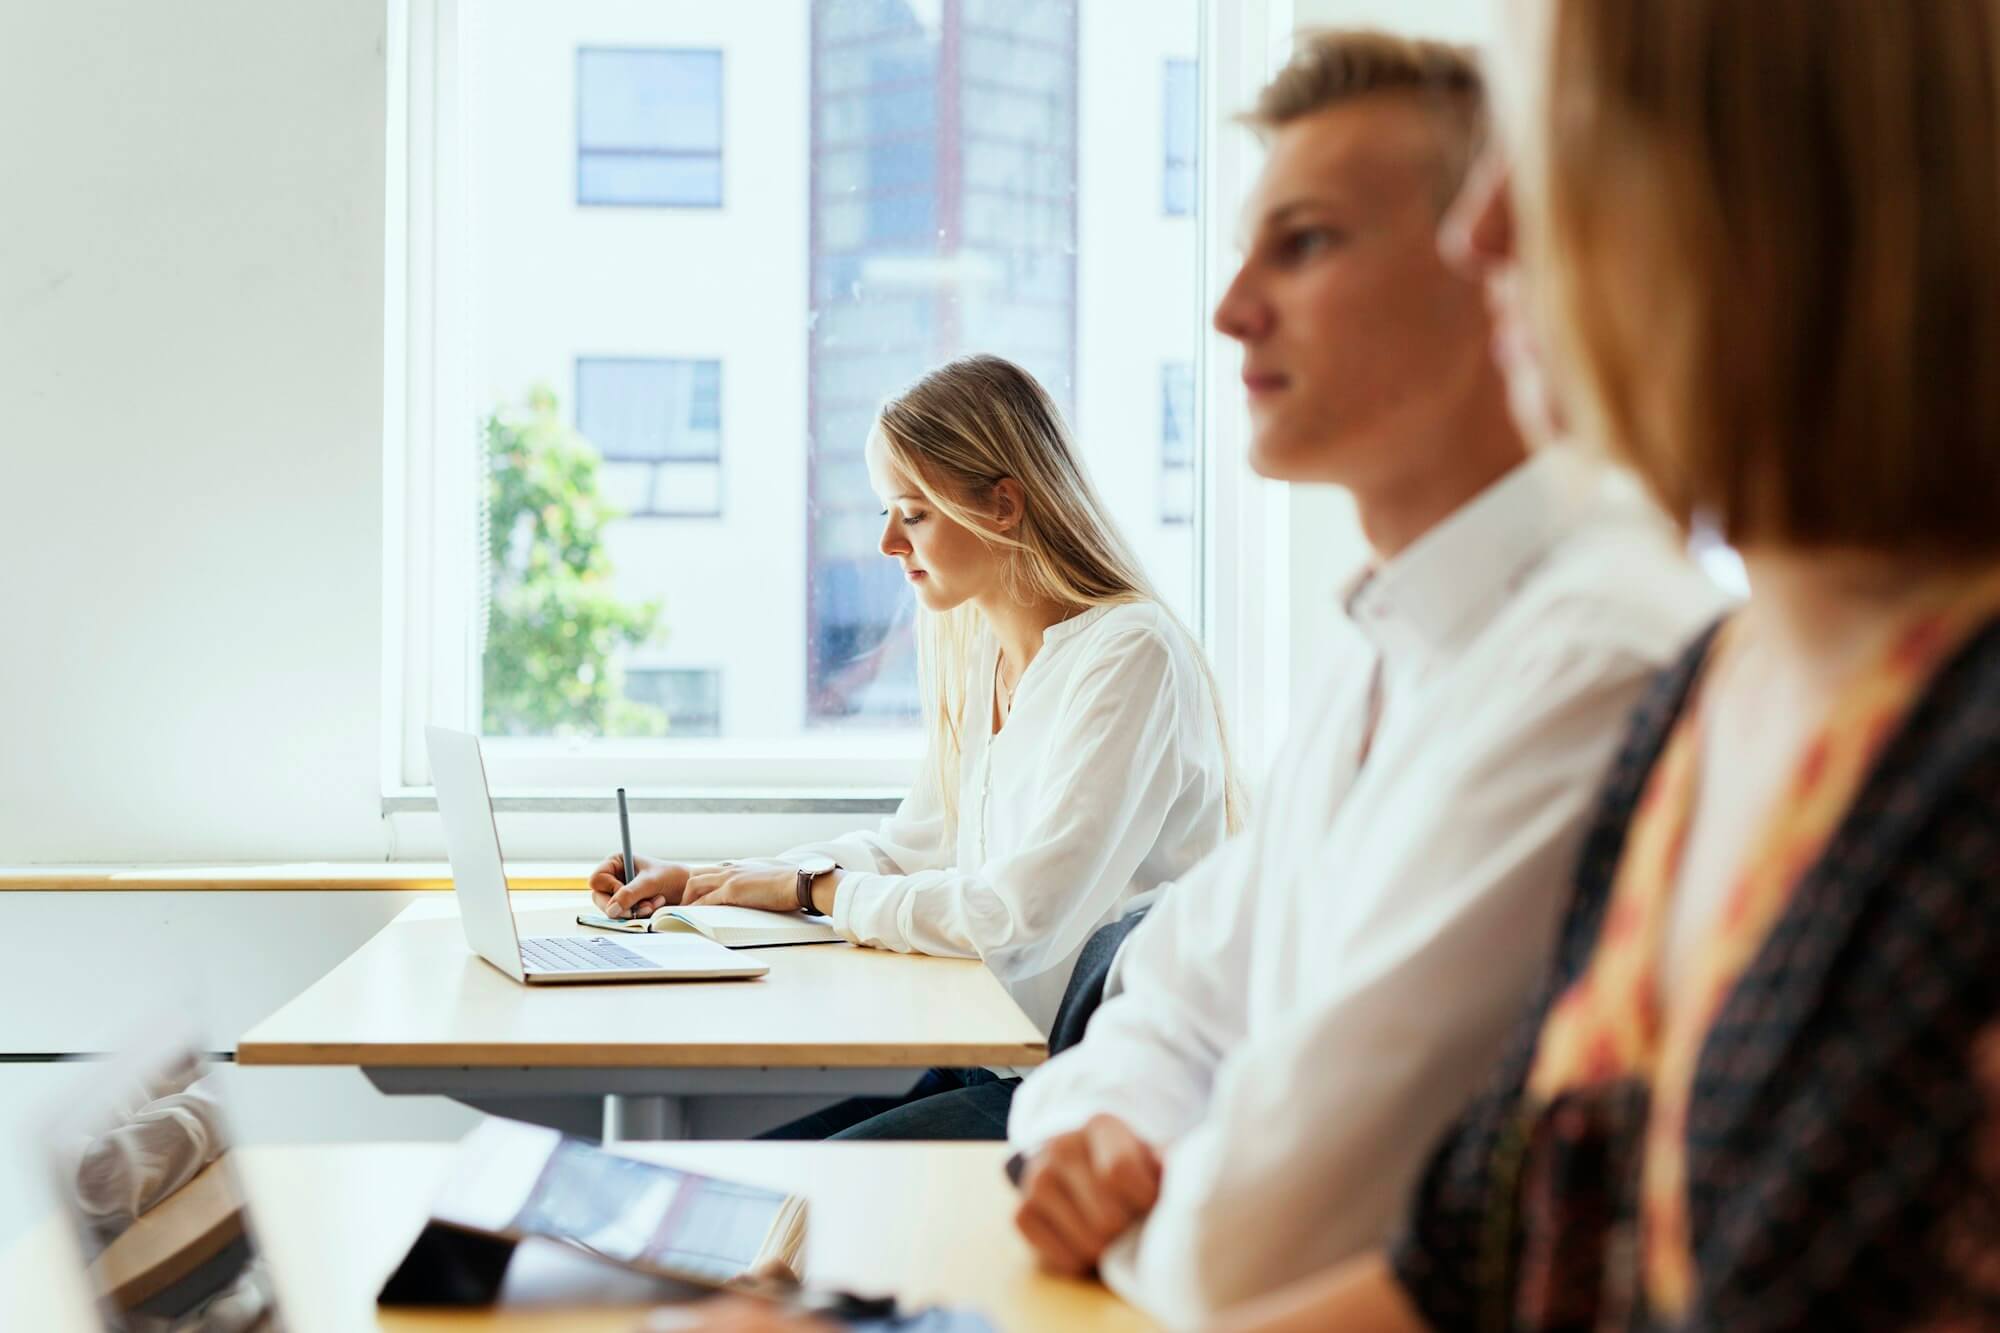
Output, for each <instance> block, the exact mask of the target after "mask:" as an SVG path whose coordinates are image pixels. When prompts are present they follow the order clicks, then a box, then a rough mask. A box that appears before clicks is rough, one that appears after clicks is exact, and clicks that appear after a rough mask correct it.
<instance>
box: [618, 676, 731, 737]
mask: <svg viewBox="0 0 2000 1333" xmlns="http://www.w3.org/2000/svg"><path fill="white" fill-rule="evenodd" d="M625 697H626V698H627V699H630V700H631V701H632V702H633V703H636V704H645V705H648V706H649V707H653V708H657V709H659V710H660V711H661V712H663V713H665V714H666V715H667V735H669V736H672V737H676V738H680V739H687V738H690V737H700V736H720V735H721V734H722V672H721V671H719V670H717V669H716V668H714V667H627V668H626V669H625Z"/></svg>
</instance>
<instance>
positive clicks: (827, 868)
mask: <svg viewBox="0 0 2000 1333" xmlns="http://www.w3.org/2000/svg"><path fill="white" fill-rule="evenodd" d="M838 869H840V867H839V866H837V865H835V864H834V863H833V858H832V857H830V856H808V857H807V858H806V859H805V860H803V861H801V862H799V910H800V911H801V912H804V913H805V914H806V915H807V916H825V915H826V913H824V912H822V911H820V910H819V909H818V908H817V907H814V906H813V881H814V880H816V879H818V878H819V877H820V876H821V875H827V874H831V873H832V872H834V871H836V870H838Z"/></svg>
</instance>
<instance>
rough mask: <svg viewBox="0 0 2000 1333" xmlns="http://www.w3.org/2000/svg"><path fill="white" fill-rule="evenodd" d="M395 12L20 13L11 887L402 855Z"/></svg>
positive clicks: (1, 111) (9, 704) (207, 2)
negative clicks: (203, 865)
mask: <svg viewBox="0 0 2000 1333" xmlns="http://www.w3.org/2000/svg"><path fill="white" fill-rule="evenodd" d="M384 10H385V6H384V4H383V0H319V2H318V3H313V4H270V3H268V2H267V0H201V3H192V2H190V3H181V4H170V5H155V4H137V3H132V2H131V0H64V3H61V4H8V5H4V6H0V127H4V128H0V178H4V179H5V180H6V181H7V183H8V187H9V190H10V195H11V197H12V200H13V202H12V204H11V206H10V207H8V208H7V209H6V212H5V222H4V224H0V226H4V234H0V383H4V384H5V385H6V386H7V393H6V414H5V418H4V421H5V428H4V429H5V435H4V443H0V458H4V477H5V480H4V483H0V490H4V493H5V494H6V495H7V497H8V498H9V501H10V503H9V504H8V506H7V509H8V516H7V519H6V521H5V523H4V524H0V571H4V573H3V574H0V578H4V584H0V586H4V589H5V591H4V592H0V626H4V630H0V633H4V643H5V649H4V651H0V699H4V700H5V705H4V707H5V713H4V717H0V862H22V861H62V860H72V861H84V860H101V859H107V858H126V857H130V858H146V859H153V860H172V859H200V858H203V857H212V856H215V855H217V854H218V852H219V850H220V849H224V848H227V849H228V850H229V853H230V854H232V855H237V856H244V857H264V856H298V857H314V858H317V857H326V856H334V857H338V856H347V857H357V856H359V857H367V856H379V855H380V854H381V850H382V835H381V831H380V813H379V800H380V794H381V792H380V779H379V773H378V755H379V752H380V744H381V736H380V726H381V723H380V708H381V704H380V695H381V665H380V663H381V585H382V573H381V566H382V532H381V519H380V514H381V507H382V506H381V494H382V461H381V460H382V431H381V423H382V401H381V394H382V373H381V368H382V232H383V228H382V207H383V140H384V132H383V121H384V84H383V67H384V61H383V36H384V23H385V13H384Z"/></svg>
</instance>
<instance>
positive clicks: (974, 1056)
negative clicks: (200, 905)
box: [236, 893, 1048, 1139]
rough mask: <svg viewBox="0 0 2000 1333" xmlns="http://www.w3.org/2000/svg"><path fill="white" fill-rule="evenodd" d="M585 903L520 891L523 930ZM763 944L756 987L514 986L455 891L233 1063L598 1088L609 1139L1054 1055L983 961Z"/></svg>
mask: <svg viewBox="0 0 2000 1333" xmlns="http://www.w3.org/2000/svg"><path fill="white" fill-rule="evenodd" d="M581 902H582V898H581V895H578V896H577V897H576V898H573V899H572V898H567V897H565V898H564V899H563V900H562V902H561V904H560V905H559V906H551V905H550V904H549V895H547V894H536V893H525V894H524V893H517V894H515V895H514V905H515V912H516V916H517V918H518V920H519V923H520V931H521V933H522V934H523V935H556V934H571V935H574V934H582V933H585V931H586V929H587V928H586V927H582V926H579V925H577V924H576V912H577V909H578V907H579V906H580V905H581ZM756 953H757V957H758V960H759V961H760V962H764V963H767V964H769V966H770V969H771V970H770V972H769V973H768V974H767V975H766V976H764V977H761V978H759V979H757V980H754V981H694V982H685V981H684V982H648V983H644V984H637V985H634V984H625V985H590V986H521V985H517V984H515V983H514V982H513V981H512V980H510V979H509V978H507V977H505V976H503V975H502V974H501V973H500V972H498V971H497V970H495V969H494V968H492V967H490V966H488V965H487V964H486V963H485V962H484V961H483V960H481V959H480V958H479V957H478V956H477V955H475V954H473V952H472V951H471V950H470V949H468V948H467V947H466V944H465V937H464V935H463V933H462V932H461V930H460V928H459V922H458V904H457V901H456V900H455V899H450V898H439V899H437V900H434V901H429V900H427V901H423V902H418V903H414V904H412V905H411V906H410V907H408V908H407V909H405V910H404V911H403V913H402V914H401V915H400V916H398V917H397V918H396V919H395V920H394V921H393V922H391V923H390V924H389V925H388V926H387V927H386V928H384V929H383V930H382V931H381V932H380V933H379V934H377V935H376V936H375V937H374V938H373V939H371V940H369V941H368V943H366V944H364V945H363V946H362V947H361V948H360V949H359V950H357V951H356V952H355V953H354V954H353V955H351V956H350V957H349V958H348V959H347V960H346V961H345V962H343V963H341V964H340V965H339V966H338V967H336V968H334V970H333V971H331V972H329V973H328V974H327V975H326V976H324V977H322V978H321V979H320V980H319V981H317V982H315V983H313V985H312V986H311V987H310V988H308V989H307V990H306V991H305V993H304V994H302V995H300V996H299V997H298V998H296V999H294V1000H293V1001H291V1002H290V1003H289V1004H286V1005H285V1006H284V1007H283V1008H281V1009H279V1010H278V1012H277V1013H275V1014H273V1015H272V1016H271V1017H269V1018H267V1019H265V1020H264V1021H263V1022H261V1023H259V1024H257V1025H256V1026H255V1027H253V1028H252V1029H251V1030H250V1031H248V1032H246V1033H244V1034H243V1036H242V1038H241V1039H240V1040H239V1041H238V1042H237V1046H236V1059H237V1062H238V1063H239V1064H242V1065H351V1066H356V1067H358V1068H360V1069H361V1070H362V1071H363V1072H364V1073H366V1074H367V1076H368V1078H369V1080H370V1081H371V1082H373V1083H374V1084H375V1086H376V1087H378V1088H380V1089H381V1090H382V1091H384V1092H388V1093H432V1094H440V1093H441V1094H443V1095H446V1096H450V1097H455V1098H457V1099H459V1100H460V1101H464V1102H468V1103H470V1104H472V1105H474V1106H484V1107H487V1108H488V1109H498V1110H503V1111H505V1112H506V1113H507V1114H512V1115H521V1116H524V1117H526V1115H527V1113H526V1112H524V1111H523V1110H522V1107H521V1103H522V1101H523V1100H524V1099H544V1098H569V1099H575V1098H581V1097H592V1098H604V1099H605V1108H604V1132H605V1137H606V1138H608V1139H658V1138H679V1137H683V1136H684V1134H685V1133H686V1131H687V1129H688V1128H689V1118H688V1115H687V1111H688V1107H687V1101H688V1099H690V1098H700V1097H740V1096H746V1095H757V1094H810V1095H814V1096H817V1097H819V1098H821V1099H822V1100H832V1099H834V1098H837V1097H842V1096H850V1095H855V1094H881V1093H892V1092H901V1091H903V1090H905V1089H907V1088H908V1087H909V1086H910V1084H912V1083H913V1082H915V1081H916V1078H917V1074H918V1073H919V1072H920V1071H921V1070H923V1069H926V1068H929V1067H930V1066H932V1065H947V1066H957V1067H965V1066H975V1065H1007V1066H1025V1065H1035V1064H1040V1063H1041V1062H1042V1061H1043V1060H1044V1059H1046V1058H1047V1056H1048V1048H1047V1045H1046V1043H1045V1042H1044V1040H1043V1038H1042V1034H1041V1032H1040V1031H1039V1030H1037V1029H1036V1027H1035V1025H1034V1024H1033V1023H1032V1022H1030V1021H1029V1019H1028V1017H1027V1015H1026V1014H1024V1013H1022V1012H1021V1010H1020V1007H1019V1006H1018V1005H1016V1004H1015V1003H1014V1001H1013V998H1012V997H1011V996H1009V995H1008V994H1007V992H1006V990H1005V988H1003V987H1002V986H1001V985H1000V983H999V982H998V981H997V980H995V979H994V976H993V974H992V973H991V972H989V971H987V970H986V967H985V965H984V964H982V963H980V962H978V961H977V960H973V959H959V958H925V957H918V956H913V955H907V954H894V953H888V952H884V951H881V950H876V949H857V948H854V947H853V946H851V945H846V944H813V945H801V946H796V947H792V948H780V949H760V950H757V951H756ZM729 1137H734V1135H731V1136H729Z"/></svg>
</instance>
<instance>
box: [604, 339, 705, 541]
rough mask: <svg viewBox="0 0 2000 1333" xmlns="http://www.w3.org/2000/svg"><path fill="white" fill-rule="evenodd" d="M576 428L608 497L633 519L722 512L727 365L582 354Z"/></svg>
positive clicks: (698, 515)
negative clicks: (598, 460) (595, 455)
mask: <svg viewBox="0 0 2000 1333" xmlns="http://www.w3.org/2000/svg"><path fill="white" fill-rule="evenodd" d="M576 428H577V430H578V431H579V432H581V433H582V435H583V437H584V438H585V439H587V440H589V441H590V442H591V443H592V444H594V445H596V446H597V451H598V452H599V453H600V454H602V455H603V457H604V466H603V468H602V470H601V472H600V474H599V481H600V484H601V486H602V488H603V491H604V494H605V496H606V497H607V498H608V499H610V500H611V502H612V503H613V504H616V505H617V506H618V507H619V508H621V509H623V510H625V511H626V512H627V513H628V514H631V515H632V516H633V517H635V518H644V517H660V518H711V517H714V516H715V515H718V514H720V513H721V512H722V363H721V362H720V361H695V360H667V359H643V358H633V357H579V358H578V359H577V363H576Z"/></svg>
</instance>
